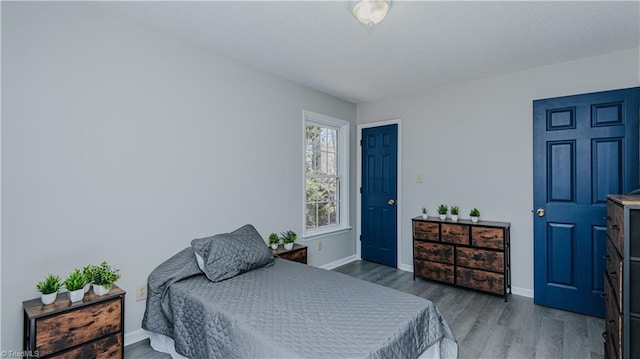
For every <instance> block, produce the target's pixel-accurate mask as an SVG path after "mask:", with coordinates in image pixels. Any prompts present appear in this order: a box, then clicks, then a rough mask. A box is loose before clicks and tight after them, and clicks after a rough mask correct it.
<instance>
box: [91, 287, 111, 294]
mask: <svg viewBox="0 0 640 359" xmlns="http://www.w3.org/2000/svg"><path fill="white" fill-rule="evenodd" d="M110 290H111V288H109V289H107V288H105V287H104V286H103V285H97V284H94V285H93V292H94V293H95V294H96V295H107V294H109V291H110Z"/></svg>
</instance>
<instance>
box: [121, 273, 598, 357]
mask: <svg viewBox="0 0 640 359" xmlns="http://www.w3.org/2000/svg"><path fill="white" fill-rule="evenodd" d="M334 271H337V272H341V273H344V274H348V275H350V276H352V277H356V278H360V279H362V280H366V281H369V282H373V283H377V284H380V285H383V286H386V287H390V288H394V289H397V290H400V291H403V292H407V293H410V294H414V295H417V296H420V297H423V298H426V299H429V300H431V301H432V302H434V303H435V304H436V305H437V306H438V308H439V309H440V312H442V314H443V315H444V317H445V319H446V320H447V323H449V326H450V327H451V330H452V331H453V333H454V334H455V336H456V339H457V340H458V344H459V346H460V358H490V359H494V358H544V359H552V358H576V359H583V358H603V357H604V353H603V339H602V332H603V331H604V329H603V328H604V320H603V319H599V318H594V317H589V316H585V315H581V314H575V313H570V312H565V311H561V310H556V309H551V308H547V307H541V306H537V305H534V304H533V300H531V299H529V298H524V297H519V296H515V295H512V296H510V298H509V302H507V303H505V302H504V299H503V298H502V297H499V296H494V295H490V294H483V293H479V292H475V291H471V290H466V289H460V288H455V287H451V286H448V285H444V284H439V283H435V282H430V281H426V280H422V279H420V278H417V279H416V280H415V281H414V280H413V274H411V273H408V272H404V271H401V270H399V269H395V268H390V267H386V266H383V265H379V264H375V263H371V262H365V261H356V262H351V263H349V264H346V265H344V266H342V267H338V268H336V269H334ZM124 357H125V358H132V359H133V358H136V359H137V358H140V359H156V358H157V359H160V358H162V359H165V358H170V357H169V355H167V354H163V353H158V352H155V351H154V350H153V349H151V347H150V346H149V341H148V340H146V341H142V342H139V343H135V344H132V345H129V346H127V347H126V348H125V355H124Z"/></svg>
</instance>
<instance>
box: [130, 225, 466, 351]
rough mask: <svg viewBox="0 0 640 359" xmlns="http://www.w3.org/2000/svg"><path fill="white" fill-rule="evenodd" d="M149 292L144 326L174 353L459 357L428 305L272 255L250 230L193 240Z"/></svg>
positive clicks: (162, 268) (156, 276)
mask: <svg viewBox="0 0 640 359" xmlns="http://www.w3.org/2000/svg"><path fill="white" fill-rule="evenodd" d="M248 243H251V244H248ZM262 247H264V249H266V250H263V248H262ZM265 253H266V256H265V255H264V254H265ZM230 258H231V259H230ZM221 262H230V263H231V264H229V263H224V264H222V265H221V264H220V263H221ZM148 287H149V295H148V297H147V307H146V310H145V314H144V318H143V322H142V326H143V328H144V329H145V330H147V331H150V332H152V333H153V334H152V336H151V339H152V346H154V347H155V348H156V349H160V350H162V351H165V352H169V353H172V356H174V357H181V356H184V357H188V358H418V357H420V356H421V355H424V354H425V353H428V355H434V356H436V357H442V358H456V357H457V355H458V345H457V342H456V340H455V337H454V335H453V333H452V332H451V330H450V328H449V326H448V325H447V323H446V322H445V320H444V318H443V316H442V315H441V314H440V312H439V311H438V309H437V308H436V307H435V305H434V304H433V303H431V302H430V301H428V300H426V299H423V298H420V297H416V296H413V295H410V294H407V293H403V292H399V291H396V290H394V289H390V288H386V287H382V286H379V285H376V284H373V283H369V282H366V281H362V280H359V279H356V278H353V277H350V276H347V275H344V274H341V273H337V272H332V271H327V270H323V269H319V268H314V267H311V266H307V265H304V264H300V263H296V262H291V261H287V260H284V259H280V258H273V257H272V256H271V255H270V251H269V249H268V247H267V246H266V244H265V243H264V241H263V240H262V238H261V237H260V236H259V234H258V233H257V231H255V228H253V226H250V225H247V226H244V227H242V228H240V229H238V230H237V231H234V232H231V233H226V234H223V235H216V236H213V237H208V238H203V239H198V240H194V241H193V242H192V246H191V247H188V248H185V249H184V250H182V251H180V252H179V253H177V254H176V255H174V256H173V257H171V258H170V259H168V260H167V261H165V262H164V263H162V264H161V265H159V266H158V267H157V268H156V269H155V270H154V271H153V272H152V273H151V275H150V276H149V279H148ZM160 347H163V348H160Z"/></svg>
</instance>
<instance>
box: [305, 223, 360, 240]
mask: <svg viewBox="0 0 640 359" xmlns="http://www.w3.org/2000/svg"><path fill="white" fill-rule="evenodd" d="M350 230H351V227H350V226H340V227H331V228H323V229H318V230H314V231H309V232H306V233H305V234H304V235H303V236H302V240H303V241H310V240H312V239H318V238H322V237H327V236H332V235H335V234H340V233H345V232H348V231H350Z"/></svg>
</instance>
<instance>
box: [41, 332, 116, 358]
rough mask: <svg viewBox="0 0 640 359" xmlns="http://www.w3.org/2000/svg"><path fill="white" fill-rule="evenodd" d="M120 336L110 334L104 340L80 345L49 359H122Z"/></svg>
mask: <svg viewBox="0 0 640 359" xmlns="http://www.w3.org/2000/svg"><path fill="white" fill-rule="evenodd" d="M122 357H123V353H122V334H120V333H118V334H112V335H110V336H108V337H106V338H103V339H100V340H96V341H94V342H91V343H89V344H86V345H82V346H80V347H77V348H75V349H73V350H70V351H68V352H63V353H62V354H58V355H54V356H52V357H50V358H51V359H53V358H55V359H77V358H92V359H110V358H122Z"/></svg>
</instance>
